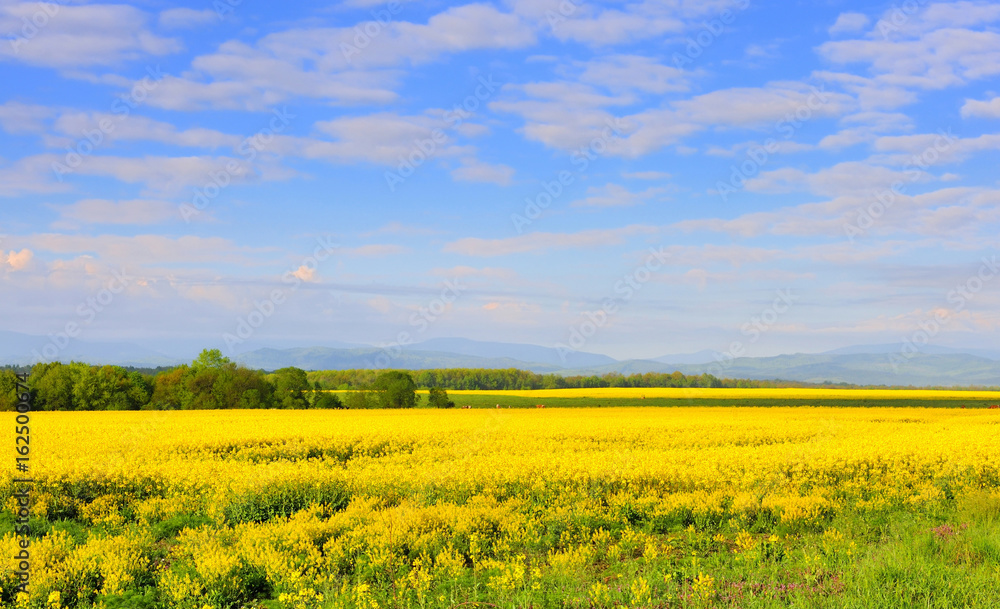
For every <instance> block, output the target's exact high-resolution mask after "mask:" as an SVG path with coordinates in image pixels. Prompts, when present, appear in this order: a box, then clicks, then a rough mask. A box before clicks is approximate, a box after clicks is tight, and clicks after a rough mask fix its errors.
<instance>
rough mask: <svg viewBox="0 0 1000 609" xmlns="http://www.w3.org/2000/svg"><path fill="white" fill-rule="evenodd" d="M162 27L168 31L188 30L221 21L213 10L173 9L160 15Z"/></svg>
mask: <svg viewBox="0 0 1000 609" xmlns="http://www.w3.org/2000/svg"><path fill="white" fill-rule="evenodd" d="M159 20H160V27H162V28H166V29H174V30H179V29H186V28H193V27H197V26H200V25H206V24H209V23H213V22H216V21H218V20H219V14H218V13H216V12H215V11H214V10H212V9H208V8H206V9H202V10H200V11H199V10H195V9H193V8H171V9H167V10H165V11H163V12H161V13H160V18H159Z"/></svg>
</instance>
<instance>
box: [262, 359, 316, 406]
mask: <svg viewBox="0 0 1000 609" xmlns="http://www.w3.org/2000/svg"><path fill="white" fill-rule="evenodd" d="M270 380H271V382H272V383H273V384H274V396H275V399H276V400H277V402H278V407H279V408H308V407H309V402H308V400H306V396H305V392H306V391H309V389H310V387H309V377H308V376H307V375H306V371H305V370H302V369H300V368H282V369H280V370H275V371H274V374H272V375H271V378H270Z"/></svg>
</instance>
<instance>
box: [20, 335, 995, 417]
mask: <svg viewBox="0 0 1000 609" xmlns="http://www.w3.org/2000/svg"><path fill="white" fill-rule="evenodd" d="M17 373H21V374H25V373H29V374H30V379H29V381H28V387H29V389H30V391H31V397H32V401H33V409H34V410H63V411H73V410H215V409H254V408H283V409H306V408H322V409H330V408H350V409H365V408H414V407H417V406H427V407H437V408H450V407H454V406H455V403H454V402H453V401H451V400H449V399H448V396H447V390H449V389H451V390H531V389H572V388H605V387H632V388H653V387H709V388H711V387H717V388H748V389H749V388H781V387H814V388H839V389H858V388H863V387H860V386H857V385H850V384H847V383H822V384H817V383H802V382H794V381H781V380H748V379H725V378H723V379H720V378H716V377H715V376H712V375H711V374H701V375H684V374H682V373H680V372H673V373H658V372H648V373H644V374H631V375H623V374H619V373H609V374H604V375H600V376H597V375H593V376H560V375H558V374H538V373H535V372H531V371H527V370H518V369H514V368H510V369H497V370H494V369H471V368H453V369H441V370H415V371H403V370H367V369H366V370H324V371H313V372H307V371H305V370H302V369H299V368H282V369H280V370H275V371H273V372H267V371H264V370H253V369H250V368H247V367H245V366H242V365H240V364H237V363H235V362H233V361H231V360H230V359H229V358H226V357H224V356H223V355H222V353H221V352H220V351H219V350H218V349H206V350H204V351H202V353H201V354H200V355H199V356H198V357H197V358H196V359H195V360H194V361H193V362H191V364H184V365H181V366H176V367H171V368H157V369H137V368H126V367H122V366H110V365H106V366H94V365H90V364H86V363H81V362H71V363H69V364H63V363H60V362H46V363H38V364H35V365H34V366H31V367H14V366H5V367H3V368H2V369H0V411H10V410H13V409H14V407H15V404H16V402H17V397H16V390H17V389H16V388H17V377H16V374H17ZM864 388H868V387H864ZM878 388H883V389H884V388H902V387H886V386H880V387H878ZM421 389H422V390H429V392H428V395H427V397H426V398H423V396H421V395H418V394H417V393H416V392H417V390H421ZM952 389H953V388H952ZM963 389H970V390H971V389H996V388H984V387H964V388H963ZM329 390H351V391H350V392H349V393H342V394H336V393H331V392H330V391H329Z"/></svg>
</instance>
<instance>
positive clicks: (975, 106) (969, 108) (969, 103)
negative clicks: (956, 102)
mask: <svg viewBox="0 0 1000 609" xmlns="http://www.w3.org/2000/svg"><path fill="white" fill-rule="evenodd" d="M970 117H979V118H1000V97H994V98H993V99H990V100H987V101H979V100H976V99H967V100H965V103H964V104H963V105H962V118H970Z"/></svg>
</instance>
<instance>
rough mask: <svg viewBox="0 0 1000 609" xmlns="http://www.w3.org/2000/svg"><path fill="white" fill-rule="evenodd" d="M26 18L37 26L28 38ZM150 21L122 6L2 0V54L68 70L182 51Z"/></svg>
mask: <svg viewBox="0 0 1000 609" xmlns="http://www.w3.org/2000/svg"><path fill="white" fill-rule="evenodd" d="M25 21H27V22H28V23H29V24H32V23H38V24H39V26H38V27H37V28H35V29H34V35H33V36H31V37H27V36H25V34H24V33H23V32H22V29H23V27H24V23H25ZM148 21H149V16H148V15H147V14H146V13H144V12H142V11H141V10H139V9H137V8H134V7H131V6H127V5H123V4H88V5H83V6H78V5H71V4H61V3H59V4H57V3H45V2H18V3H4V4H3V5H0V36H2V37H3V38H7V39H10V44H3V45H0V58H2V59H7V60H9V61H18V62H23V63H27V64H30V65H35V66H44V67H52V68H63V69H68V68H83V67H92V66H114V65H118V64H120V63H122V62H124V61H130V60H136V59H141V58H144V57H149V56H162V55H168V54H170V53H176V52H178V51H180V50H181V48H182V46H181V43H180V41H178V40H176V39H174V38H163V37H161V36H157V35H156V34H153V33H152V32H151V31H150V30H149V28H148V26H147V24H148Z"/></svg>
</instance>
